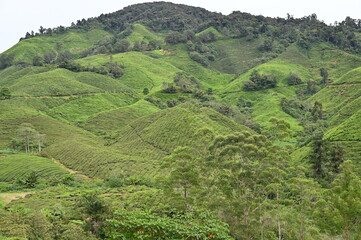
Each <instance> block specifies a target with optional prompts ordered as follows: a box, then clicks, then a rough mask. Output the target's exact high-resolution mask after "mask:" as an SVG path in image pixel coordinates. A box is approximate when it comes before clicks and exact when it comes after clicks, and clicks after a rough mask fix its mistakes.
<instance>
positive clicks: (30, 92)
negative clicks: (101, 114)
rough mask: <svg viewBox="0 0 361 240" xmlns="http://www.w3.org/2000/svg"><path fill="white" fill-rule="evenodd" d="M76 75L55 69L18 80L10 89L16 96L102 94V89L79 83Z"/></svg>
mask: <svg viewBox="0 0 361 240" xmlns="http://www.w3.org/2000/svg"><path fill="white" fill-rule="evenodd" d="M76 75H77V74H76V73H73V72H71V71H68V70H65V69H55V70H51V71H48V72H44V73H39V74H36V75H26V76H24V77H21V78H18V79H16V80H14V81H13V82H12V83H11V85H9V86H8V87H9V89H10V90H11V92H12V93H13V95H15V96H51V95H71V94H79V93H94V92H102V89H99V88H97V87H94V86H91V85H88V84H85V83H82V82H79V81H77V80H76V79H75V76H76Z"/></svg>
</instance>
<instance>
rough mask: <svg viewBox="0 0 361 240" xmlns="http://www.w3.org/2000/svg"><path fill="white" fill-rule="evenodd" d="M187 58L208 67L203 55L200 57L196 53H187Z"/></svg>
mask: <svg viewBox="0 0 361 240" xmlns="http://www.w3.org/2000/svg"><path fill="white" fill-rule="evenodd" d="M189 57H190V58H191V59H192V60H193V61H196V62H197V63H199V64H201V65H203V66H205V67H207V66H208V61H207V58H206V57H204V56H203V55H201V54H200V53H198V52H191V53H189Z"/></svg>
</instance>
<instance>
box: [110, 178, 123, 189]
mask: <svg viewBox="0 0 361 240" xmlns="http://www.w3.org/2000/svg"><path fill="white" fill-rule="evenodd" d="M106 185H107V186H108V187H110V188H118V187H122V186H123V185H124V180H123V179H122V178H108V179H107V180H106Z"/></svg>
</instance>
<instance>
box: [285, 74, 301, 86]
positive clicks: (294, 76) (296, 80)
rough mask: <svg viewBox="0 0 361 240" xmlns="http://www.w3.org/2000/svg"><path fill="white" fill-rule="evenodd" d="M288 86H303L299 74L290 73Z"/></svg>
mask: <svg viewBox="0 0 361 240" xmlns="http://www.w3.org/2000/svg"><path fill="white" fill-rule="evenodd" d="M287 84H288V85H290V86H292V85H298V84H302V80H301V78H300V77H299V76H298V75H297V74H295V73H290V75H289V76H288V77H287Z"/></svg>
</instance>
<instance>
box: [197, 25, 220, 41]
mask: <svg viewBox="0 0 361 240" xmlns="http://www.w3.org/2000/svg"><path fill="white" fill-rule="evenodd" d="M209 32H211V33H214V35H215V36H216V37H217V39H221V38H224V35H223V34H222V33H220V32H218V30H217V29H215V28H214V27H209V28H207V29H205V30H203V31H202V32H199V33H197V34H196V36H199V35H201V34H203V33H209Z"/></svg>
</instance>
